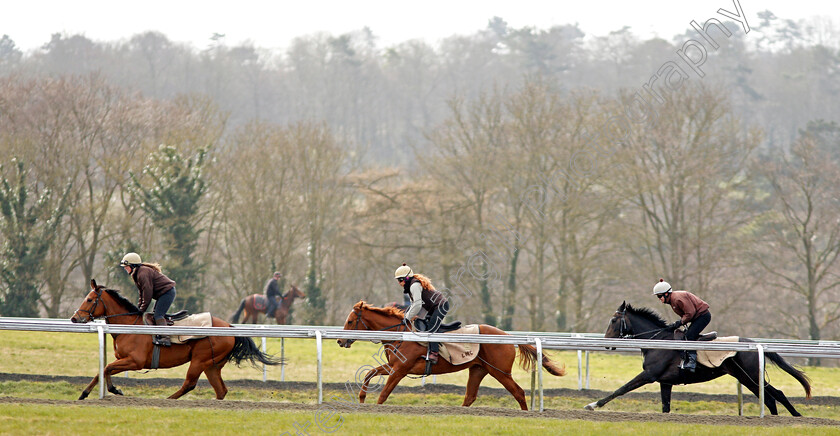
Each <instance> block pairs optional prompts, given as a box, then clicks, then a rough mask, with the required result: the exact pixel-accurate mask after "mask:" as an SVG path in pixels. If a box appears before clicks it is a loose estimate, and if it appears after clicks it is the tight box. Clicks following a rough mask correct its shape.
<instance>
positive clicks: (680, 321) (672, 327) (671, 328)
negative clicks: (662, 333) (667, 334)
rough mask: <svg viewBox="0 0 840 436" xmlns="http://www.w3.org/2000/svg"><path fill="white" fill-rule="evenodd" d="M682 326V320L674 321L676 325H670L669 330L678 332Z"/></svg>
mask: <svg viewBox="0 0 840 436" xmlns="http://www.w3.org/2000/svg"><path fill="white" fill-rule="evenodd" d="M681 325H682V320H681V319H678V320H676V321H674V323H673V324H671V325H669V326H668V329H670V330H676V329H678V328H680V326H681Z"/></svg>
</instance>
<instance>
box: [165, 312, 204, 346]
mask: <svg viewBox="0 0 840 436" xmlns="http://www.w3.org/2000/svg"><path fill="white" fill-rule="evenodd" d="M172 325H173V326H176V327H213V317H212V316H210V312H204V313H197V314H195V315H190V316H188V317H186V318H184V319H182V320H180V321H175V322H173V323H172ZM205 337H206V336H177V335H172V336H170V337H169V338H170V340H171V341H172V343H173V344H183V343H184V342H187V341H189V340H191V339H201V338H205Z"/></svg>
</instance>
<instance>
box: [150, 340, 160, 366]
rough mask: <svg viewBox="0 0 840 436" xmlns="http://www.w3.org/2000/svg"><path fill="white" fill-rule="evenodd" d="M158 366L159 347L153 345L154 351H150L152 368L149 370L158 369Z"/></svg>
mask: <svg viewBox="0 0 840 436" xmlns="http://www.w3.org/2000/svg"><path fill="white" fill-rule="evenodd" d="M159 364H160V345H157V344H155V349H154V350H152V368H151V369H158V365H159Z"/></svg>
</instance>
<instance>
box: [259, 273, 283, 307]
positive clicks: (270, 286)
mask: <svg viewBox="0 0 840 436" xmlns="http://www.w3.org/2000/svg"><path fill="white" fill-rule="evenodd" d="M280 277H283V274H280V271H275V272H274V277H272V278H270V279H268V281H267V282H265V288H264V289H263V293H264V294H265V299H266V305H265V316H266V317H269V318H272V317H274V311H275V310H277V297H279V296H280V284H279V283H278V281H279V280H280Z"/></svg>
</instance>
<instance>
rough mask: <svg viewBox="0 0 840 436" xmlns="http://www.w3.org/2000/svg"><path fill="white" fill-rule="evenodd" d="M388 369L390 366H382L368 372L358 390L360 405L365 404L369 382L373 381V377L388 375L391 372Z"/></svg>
mask: <svg viewBox="0 0 840 436" xmlns="http://www.w3.org/2000/svg"><path fill="white" fill-rule="evenodd" d="M390 368H391V367H390V366H386V365H382V366H378V367H376V368H373V369H372V370H370V371H368V373H367V375H366V376H365V381H364V383H362V387H361V389H359V402H360V403H364V402H365V397H367V393H368V390H369V389H368V385H369V384H370V381H371V380H373V378H374V377H377V376H381V375H385V374H389V373H390V372H391V371H390Z"/></svg>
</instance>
